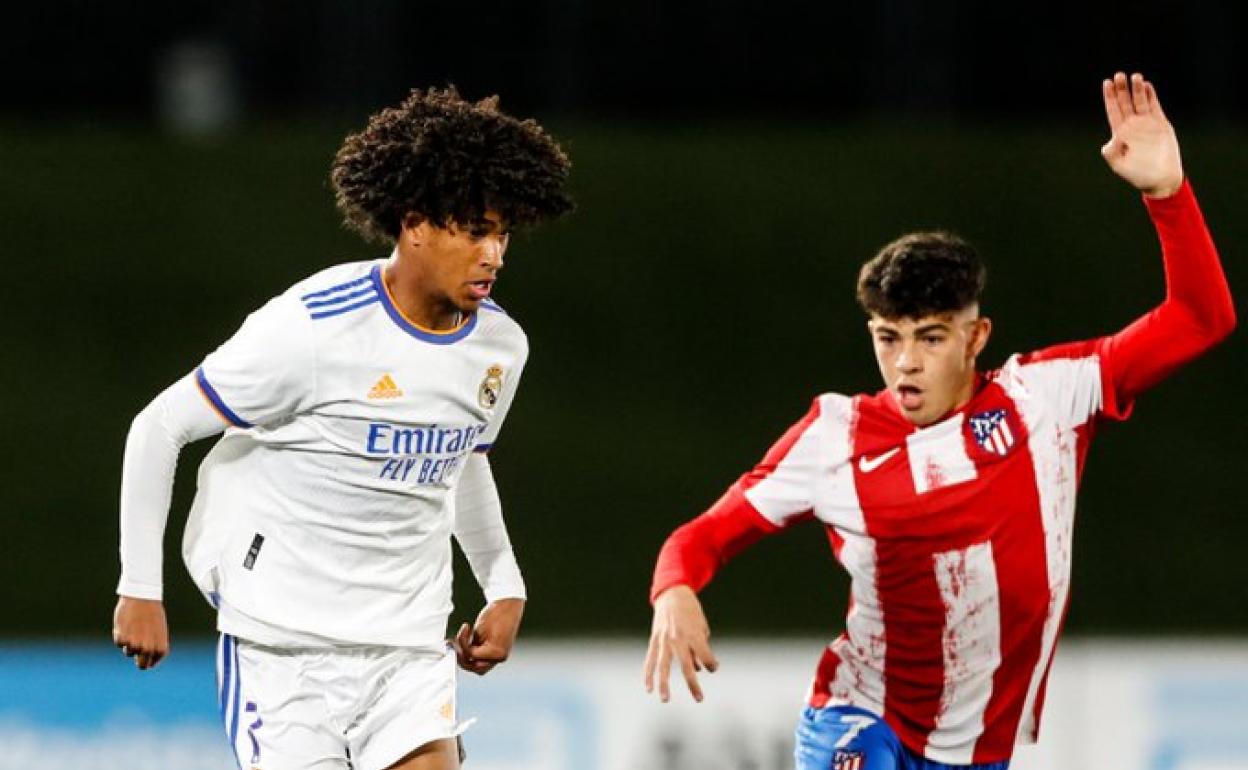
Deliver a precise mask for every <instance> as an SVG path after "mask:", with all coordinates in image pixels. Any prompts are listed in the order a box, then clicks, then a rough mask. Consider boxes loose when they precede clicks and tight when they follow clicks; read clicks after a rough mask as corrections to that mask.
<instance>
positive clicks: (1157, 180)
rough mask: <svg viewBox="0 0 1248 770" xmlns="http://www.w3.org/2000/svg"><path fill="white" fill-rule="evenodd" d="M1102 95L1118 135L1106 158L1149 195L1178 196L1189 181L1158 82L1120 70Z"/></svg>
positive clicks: (1105, 151) (1103, 152) (1106, 149)
mask: <svg viewBox="0 0 1248 770" xmlns="http://www.w3.org/2000/svg"><path fill="white" fill-rule="evenodd" d="M1101 95H1102V96H1103V97H1104V99H1105V115H1106V117H1108V118H1109V130H1110V132H1111V134H1112V135H1111V136H1110V138H1109V141H1108V142H1106V143H1105V145H1104V146H1103V147H1101V155H1102V156H1103V157H1104V158H1105V162H1106V163H1108V164H1109V167H1110V168H1111V169H1113V170H1114V173H1115V174H1117V175H1118V176H1120V177H1122V178H1123V179H1125V180H1127V181H1128V182H1130V183H1131V185H1133V186H1134V187H1135V188H1136V189H1137V190H1139V191H1141V192H1143V193H1144V194H1145V195H1149V196H1152V197H1156V198H1164V197H1167V196H1169V195H1172V194H1174V193H1175V191H1177V190H1178V189H1179V186H1180V185H1182V184H1183V163H1182V161H1181V160H1180V158H1179V140H1178V138H1177V137H1176V136H1175V135H1174V127H1173V126H1171V125H1170V121H1169V120H1167V119H1166V114H1165V113H1164V112H1162V111H1161V102H1160V101H1158V100H1157V91H1156V90H1155V89H1154V88H1153V84H1152V83H1150V82H1148V81H1147V80H1145V79H1144V76H1143V75H1141V74H1140V73H1138V72H1136V73H1134V74H1132V75H1131V77H1130V78H1129V79H1128V78H1127V76H1126V74H1124V73H1122V72H1117V73H1115V74H1114V77H1113V79H1111V80H1105V81H1103V82H1102V83H1101Z"/></svg>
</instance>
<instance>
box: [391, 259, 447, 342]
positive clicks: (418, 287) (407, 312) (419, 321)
mask: <svg viewBox="0 0 1248 770" xmlns="http://www.w3.org/2000/svg"><path fill="white" fill-rule="evenodd" d="M381 281H382V283H384V284H385V287H386V292H387V293H388V294H389V295H390V299H391V300H392V301H393V302H394V306H395V307H396V308H398V310H399V312H400V313H402V314H403V317H404V318H405V319H406V320H407V321H408V322H409V323H412V324H415V325H416V326H419V327H420V328H422V329H428V330H429V331H446V330H448V329H454V328H455V327H457V326H459V324H460V323H462V322H463V314H462V313H460V311H459V309H458V308H456V307H455V306H454V305H452V304H451V303H449V302H447V301H446V300H445V298H439V297H437V296H435V295H433V294H432V293H430V292H429V291H426V290H425V287H424V286H423V285H422V282H421V280H420V276H419V275H417V274H415V272H414V271H413V270H411V269H410V268H407V267H404V261H403V260H402V259H396V260H391V261H390V262H389V263H387V264H386V266H385V267H384V268H383V269H382V271H381Z"/></svg>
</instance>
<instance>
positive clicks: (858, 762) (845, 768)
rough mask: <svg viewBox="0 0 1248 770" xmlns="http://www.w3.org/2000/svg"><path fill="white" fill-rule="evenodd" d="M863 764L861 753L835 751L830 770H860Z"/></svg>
mask: <svg viewBox="0 0 1248 770" xmlns="http://www.w3.org/2000/svg"><path fill="white" fill-rule="evenodd" d="M863 764H864V760H863V756H862V752H861V751H842V750H840V749H838V750H837V752H836V755H835V756H833V757H832V770H862V767H863Z"/></svg>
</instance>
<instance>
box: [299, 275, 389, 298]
mask: <svg viewBox="0 0 1248 770" xmlns="http://www.w3.org/2000/svg"><path fill="white" fill-rule="evenodd" d="M371 280H372V277H371V276H367V275H366V276H364V277H363V278H356V279H355V280H354V281H347V282H346V283H340V284H338V285H337V286H330V287H329V288H328V289H322V290H320V291H314V292H311V293H309V294H304V295H303V296H302V297H300V298H299V299H301V300H304V301H305V302H306V301H307V300H310V299H314V298H316V297H324V296H325V295H327V294H333V293H334V292H336V291H342V290H343V289H350V288H351V287H352V286H359V285H361V284H365V283H368V282H369V281H371Z"/></svg>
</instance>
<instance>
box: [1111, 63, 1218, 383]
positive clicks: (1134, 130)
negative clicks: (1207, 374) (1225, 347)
mask: <svg viewBox="0 0 1248 770" xmlns="http://www.w3.org/2000/svg"><path fill="white" fill-rule="evenodd" d="M1101 90H1102V97H1103V99H1104V103H1105V113H1106V117H1107V118H1108V120H1109V127H1110V131H1111V132H1112V136H1111V137H1110V140H1109V141H1108V142H1107V143H1106V144H1105V145H1104V146H1103V147H1102V148H1101V154H1102V156H1103V157H1104V158H1105V161H1106V162H1107V163H1108V164H1109V166H1110V168H1111V169H1113V171H1114V173H1116V174H1118V175H1119V176H1120V177H1122V178H1123V179H1125V180H1126V181H1127V182H1129V183H1130V184H1131V185H1132V186H1133V187H1135V188H1136V189H1137V190H1139V191H1140V192H1141V193H1143V195H1144V202H1145V205H1146V206H1147V207H1148V212H1149V216H1150V217H1151V218H1152V220H1153V223H1154V226H1155V227H1156V228H1157V234H1158V237H1159V239H1160V241H1161V249H1162V257H1163V260H1164V263H1165V275H1166V298H1165V300H1164V301H1163V302H1162V303H1161V304H1160V305H1159V306H1157V307H1156V308H1154V309H1153V310H1152V311H1150V312H1149V313H1147V314H1146V315H1144V316H1143V317H1141V318H1139V319H1138V320H1136V321H1135V322H1134V323H1132V324H1131V325H1129V326H1128V327H1127V328H1125V329H1123V330H1122V331H1121V332H1119V333H1117V334H1115V335H1113V336H1112V337H1109V338H1107V339H1106V340H1105V341H1104V343H1103V344H1104V345H1105V347H1104V348H1103V351H1104V353H1105V359H1106V361H1105V365H1106V371H1105V374H1106V375H1107V376H1108V381H1107V382H1106V385H1105V387H1106V389H1108V388H1110V387H1112V388H1113V393H1112V396H1113V397H1114V400H1115V401H1116V402H1117V403H1118V404H1122V405H1126V404H1129V403H1130V401H1131V400H1132V398H1134V397H1135V396H1136V395H1138V394H1139V393H1140V392H1142V391H1143V390H1145V389H1147V388H1149V387H1151V386H1152V385H1154V384H1156V383H1157V382H1158V381H1160V380H1161V379H1163V378H1164V377H1166V376H1167V375H1168V374H1170V373H1171V372H1173V371H1174V370H1175V369H1177V368H1178V367H1180V366H1182V365H1183V364H1185V363H1187V362H1188V361H1191V360H1192V359H1194V358H1196V357H1197V356H1199V355H1201V354H1202V353H1204V352H1205V351H1207V350H1208V349H1210V348H1211V347H1213V346H1214V345H1216V344H1217V343H1218V342H1219V341H1221V340H1222V339H1223V338H1225V337H1226V336H1227V335H1228V334H1230V332H1231V330H1232V329H1233V328H1234V327H1235V309H1234V304H1233V302H1232V300H1231V292H1230V287H1229V286H1228V285H1227V282H1226V276H1225V275H1224V274H1223V272H1222V265H1221V263H1220V261H1219V259H1218V252H1217V249H1216V248H1215V247H1214V244H1213V238H1212V237H1211V235H1210V233H1209V229H1208V227H1207V226H1206V225H1205V221H1204V217H1203V216H1202V215H1201V212H1200V207H1199V206H1198V205H1197V203H1196V197H1195V195H1194V194H1193V193H1192V188H1191V185H1190V184H1189V183H1188V181H1187V180H1186V179H1185V178H1184V175H1183V164H1182V161H1181V158H1180V155H1179V142H1178V138H1177V137H1176V135H1175V131H1174V127H1173V126H1171V124H1170V121H1169V120H1168V119H1167V118H1166V115H1165V113H1164V112H1163V111H1162V108H1161V102H1160V101H1159V100H1158V98H1157V92H1156V89H1154V87H1153V84H1152V83H1150V82H1149V81H1148V80H1146V79H1144V77H1143V76H1142V75H1140V74H1139V73H1135V74H1133V75H1132V76H1131V77H1130V78H1128V77H1127V76H1126V75H1125V74H1124V73H1121V72H1119V73H1116V74H1115V75H1114V77H1113V78H1112V79H1110V80H1106V81H1104V82H1103V83H1102V89H1101Z"/></svg>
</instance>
